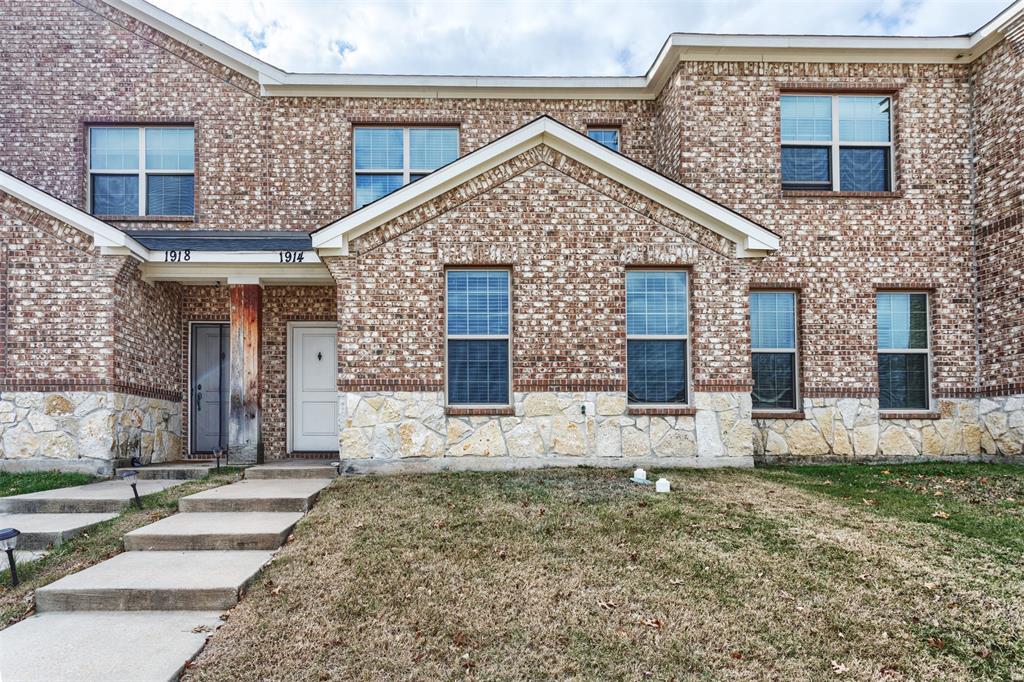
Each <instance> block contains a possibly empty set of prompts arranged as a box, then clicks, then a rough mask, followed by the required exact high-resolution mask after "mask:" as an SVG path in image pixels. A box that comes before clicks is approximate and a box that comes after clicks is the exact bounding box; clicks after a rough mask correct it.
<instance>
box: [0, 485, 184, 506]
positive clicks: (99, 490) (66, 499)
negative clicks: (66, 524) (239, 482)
mask: <svg viewBox="0 0 1024 682" xmlns="http://www.w3.org/2000/svg"><path fill="white" fill-rule="evenodd" d="M181 483H182V481H177V480H160V481H139V482H138V484H137V487H138V490H139V495H151V494H153V493H158V492H160V491H161V490H166V489H167V488H170V487H172V486H176V485H181ZM131 499H132V489H131V486H129V485H128V484H127V483H125V482H124V481H100V482H99V483H89V484H87V485H79V486H73V487H71V488H56V489H54V490H43V491H40V492H37V493H25V494H24V495H14V496H12V497H0V512H4V513H8V514H93V513H96V514H102V513H109V512H120V511H121V510H122V509H124V507H125V505H127V504H128V503H129V502H130V501H131Z"/></svg>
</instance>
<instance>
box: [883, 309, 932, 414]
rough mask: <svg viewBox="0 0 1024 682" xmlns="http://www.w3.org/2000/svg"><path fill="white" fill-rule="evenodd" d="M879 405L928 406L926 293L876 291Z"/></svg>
mask: <svg viewBox="0 0 1024 682" xmlns="http://www.w3.org/2000/svg"><path fill="white" fill-rule="evenodd" d="M876 304H877V306H878V388H879V393H878V407H879V409H882V410H927V409H928V408H929V405H930V402H931V401H930V393H931V391H930V385H929V384H930V380H929V369H928V354H929V338H928V337H929V334H928V327H929V323H928V294H926V293H913V292H879V293H878V296H877V300H876Z"/></svg>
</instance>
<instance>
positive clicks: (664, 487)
mask: <svg viewBox="0 0 1024 682" xmlns="http://www.w3.org/2000/svg"><path fill="white" fill-rule="evenodd" d="M671 490H672V484H671V483H669V482H668V479H667V478H659V479H658V482H657V483H655V484H654V492H656V493H667V492H669V491H671Z"/></svg>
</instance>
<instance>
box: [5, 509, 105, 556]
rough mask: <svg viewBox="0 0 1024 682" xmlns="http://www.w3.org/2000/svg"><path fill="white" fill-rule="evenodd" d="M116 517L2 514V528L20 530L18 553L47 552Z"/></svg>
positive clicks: (101, 515)
mask: <svg viewBox="0 0 1024 682" xmlns="http://www.w3.org/2000/svg"><path fill="white" fill-rule="evenodd" d="M115 516H117V514H115V513H113V512H106V513H103V514H0V528H17V529H18V530H20V531H21V535H19V536H18V549H37V550H40V549H46V548H48V547H50V546H53V547H56V546H58V545H59V544H61V543H62V542H67V541H68V540H70V539H71V538H73V537H75V536H76V535H79V534H81V533H83V532H85V531H87V530H89V529H90V528H92V527H93V526H96V525H97V524H100V523H103V522H104V521H108V520H110V519H112V518H114V517H115Z"/></svg>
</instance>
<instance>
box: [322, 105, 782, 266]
mask: <svg viewBox="0 0 1024 682" xmlns="http://www.w3.org/2000/svg"><path fill="white" fill-rule="evenodd" d="M540 144H546V145H547V146H549V147H551V148H552V149H554V150H556V151H558V152H561V153H563V154H565V155H566V156H568V157H570V158H572V159H574V160H576V161H578V162H580V163H583V164H585V165H587V166H589V167H591V168H594V169H595V170H597V171H598V172H600V173H602V174H604V175H606V176H607V177H609V178H611V179H613V180H615V181H616V182H619V183H621V184H623V185H625V186H627V187H629V188H630V189H633V190H634V191H637V192H639V193H640V194H642V195H644V196H646V197H648V198H649V199H651V200H653V201H656V202H658V203H659V204H662V205H664V206H666V207H668V208H669V209H671V210H673V211H675V212H676V213H678V214H680V215H682V216H684V217H686V218H688V219H689V220H692V221H693V222H695V223H697V224H699V225H702V226H704V227H706V228H708V229H711V230H712V231H714V232H717V233H718V234H721V235H723V236H725V237H726V238H727V239H729V240H731V241H732V242H734V243H735V244H736V255H737V256H739V257H751V256H758V255H764V252H766V251H772V250H776V249H778V248H779V236H778V235H776V234H775V233H773V232H771V231H770V230H767V229H765V228H764V227H761V226H760V225H758V224H757V223H754V222H753V221H751V220H749V219H747V218H744V217H743V216H741V215H739V214H738V213H736V212H734V211H731V210H730V209H728V208H726V207H724V206H722V205H720V204H718V203H716V202H714V201H712V200H711V199H708V198H707V197H704V196H703V195H701V194H698V193H697V192H694V191H693V190H690V189H688V188H686V187H684V186H682V185H680V184H678V183H676V182H674V181H672V180H670V179H668V178H666V177H664V176H662V175H660V174H658V173H656V172H654V171H652V170H650V169H649V168H646V167H644V166H642V165H640V164H638V163H636V162H635V161H632V160H630V159H628V158H626V157H625V156H622V155H621V154H617V153H615V152H613V151H611V150H610V149H608V148H606V147H605V146H603V145H601V144H599V143H597V142H594V141H593V140H590V139H589V138H587V137H585V136H583V135H581V134H579V133H577V132H575V131H573V130H571V129H570V128H568V127H566V126H564V125H562V124H561V123H559V122H557V121H555V120H554V119H551V118H548V117H542V118H539V119H537V120H535V121H533V122H532V123H528V124H527V125H525V126H523V127H522V128H520V129H518V130H516V131H514V132H512V133H510V134H508V135H506V136H504V137H502V138H499V139H498V140H496V141H494V142H492V143H490V144H488V145H485V146H483V147H481V148H479V149H477V150H476V151H474V152H472V153H470V154H467V155H466V156H464V157H462V158H460V159H458V160H457V161H454V162H453V163H451V164H449V165H448V166H445V167H444V168H441V169H439V170H437V171H435V172H434V173H431V174H430V175H428V176H426V177H425V178H423V179H421V180H418V181H416V182H415V183H413V184H410V185H406V186H405V187H403V188H401V189H399V190H397V191H395V192H393V193H392V194H390V195H388V196H386V197H384V198H382V199H379V200H377V201H376V202H374V203H372V204H369V205H367V206H364V207H363V208H362V209H359V210H358V211H355V212H353V213H350V214H349V215H347V216H345V217H344V218H341V219H340V220H337V221H335V222H334V223H331V224H330V225H327V226H325V227H324V228H321V229H320V230H318V231H316V232H314V233H313V235H312V237H313V248H316V249H322V248H332V249H340V251H341V253H342V254H348V252H349V251H348V248H349V244H350V242H351V241H352V240H353V239H355V238H357V237H359V236H361V235H363V234H366V233H367V232H369V231H371V230H373V229H375V228H377V227H379V226H381V225H383V224H385V223H387V222H388V221H390V220H393V219H394V218H396V217H398V216H400V215H402V214H403V213H405V212H407V211H409V210H411V209H412V208H415V207H416V206H419V205H422V204H424V203H426V202H428V201H430V200H432V199H434V198H436V197H438V196H440V195H441V194H443V193H444V192H447V191H449V190H451V189H453V188H455V187H457V186H459V185H460V184H462V183H464V182H466V181H467V180H469V179H471V178H473V177H476V176H477V175H480V174H481V173H484V172H486V171H487V170H490V169H491V168H494V167H496V166H498V165H500V164H502V163H504V162H505V161H507V160H509V159H511V158H513V157H515V156H517V155H518V154H521V153H523V152H524V151H526V150H528V149H532V148H533V147H535V146H537V145H540Z"/></svg>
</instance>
